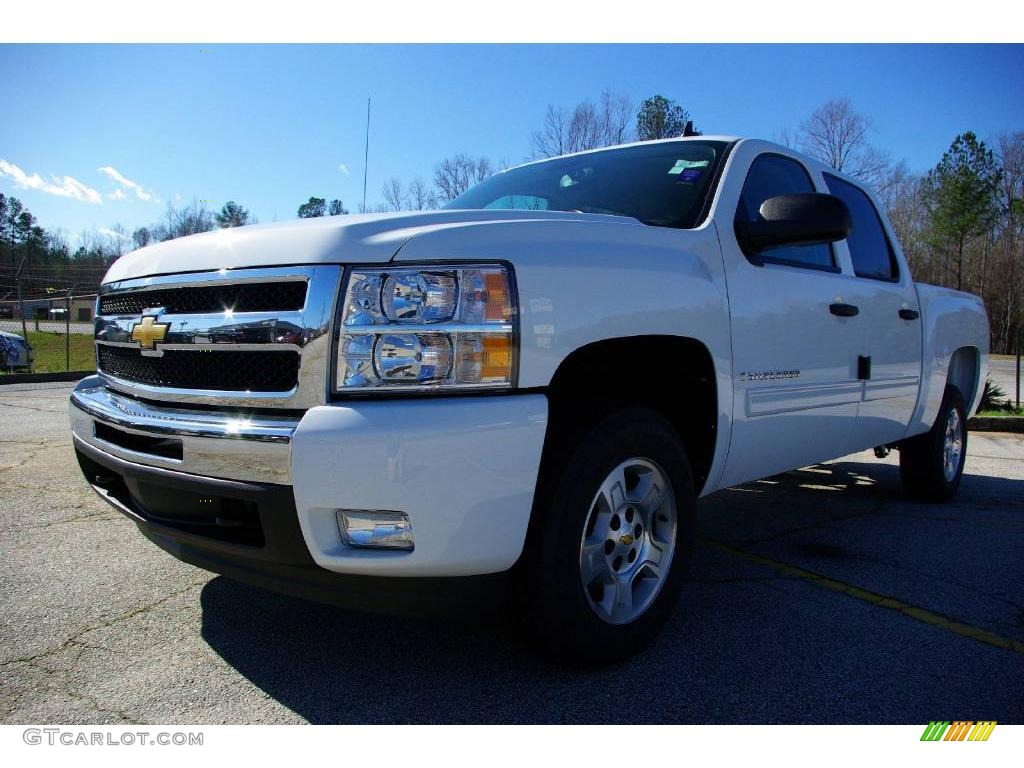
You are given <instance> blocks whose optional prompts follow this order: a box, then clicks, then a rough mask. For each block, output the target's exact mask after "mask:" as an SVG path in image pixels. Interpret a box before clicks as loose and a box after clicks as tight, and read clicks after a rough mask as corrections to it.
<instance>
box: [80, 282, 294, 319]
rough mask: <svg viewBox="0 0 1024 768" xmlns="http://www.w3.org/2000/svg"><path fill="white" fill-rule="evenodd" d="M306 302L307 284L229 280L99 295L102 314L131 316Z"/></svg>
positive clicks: (283, 307)
mask: <svg viewBox="0 0 1024 768" xmlns="http://www.w3.org/2000/svg"><path fill="white" fill-rule="evenodd" d="M305 301H306V283H305V282H304V281H301V280H288V281H284V282H258V283H237V284H236V283H229V284H225V285H197V286H179V287H177V288H162V289H157V290H151V291H129V292H126V293H117V294H109V295H105V296H101V297H100V303H99V312H98V314H101V315H130V314H138V313H140V312H144V311H145V310H146V309H148V308H150V307H162V308H163V309H164V311H165V312H169V313H171V314H197V313H205V312H224V311H225V310H227V309H228V308H231V309H233V311H234V313H235V314H238V313H240V312H274V311H295V310H299V309H302V306H303V304H305Z"/></svg>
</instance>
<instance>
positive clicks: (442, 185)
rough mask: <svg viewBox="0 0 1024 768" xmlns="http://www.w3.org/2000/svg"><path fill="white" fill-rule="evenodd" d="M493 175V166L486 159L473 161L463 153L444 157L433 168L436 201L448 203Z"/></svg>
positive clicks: (481, 158)
mask: <svg viewBox="0 0 1024 768" xmlns="http://www.w3.org/2000/svg"><path fill="white" fill-rule="evenodd" d="M493 173H494V166H493V165H492V164H491V161H490V160H488V159H487V158H486V157H480V158H478V159H476V160H474V159H473V158H472V157H470V156H469V155H467V154H466V153H465V152H460V153H459V154H457V155H455V156H453V157H446V158H444V159H443V160H442V161H441V162H440V163H438V164H437V166H436V167H435V168H434V188H435V189H436V196H437V200H438V201H439V202H443V203H447V202H450V201H451V200H454V199H455V198H456V197H458V196H459V195H461V194H462V193H463V192H465V191H466V190H467V189H469V188H470V187H472V186H473V185H474V184H479V183H480V182H481V181H484V180H485V179H486V178H488V177H489V176H491V175H492V174H493Z"/></svg>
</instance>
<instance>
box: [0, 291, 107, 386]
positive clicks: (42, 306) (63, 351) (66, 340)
mask: <svg viewBox="0 0 1024 768" xmlns="http://www.w3.org/2000/svg"><path fill="white" fill-rule="evenodd" d="M22 308H24V312H22ZM95 309H96V294H94V293H92V294H81V295H70V294H68V295H64V296H57V295H54V296H50V297H47V298H45V299H38V298H36V299H25V300H24V301H23V302H20V303H19V302H18V301H0V382H2V377H3V376H5V375H7V374H10V373H59V372H63V371H91V370H95V368H96V357H95V352H94V351H93V317H94V313H95Z"/></svg>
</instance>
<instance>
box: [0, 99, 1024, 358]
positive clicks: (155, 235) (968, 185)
mask: <svg viewBox="0 0 1024 768" xmlns="http://www.w3.org/2000/svg"><path fill="white" fill-rule="evenodd" d="M873 131H874V125H873V122H872V120H871V119H870V118H868V117H867V116H865V115H863V114H861V113H859V112H858V111H857V110H856V109H855V108H854V106H853V104H852V103H851V102H850V101H849V100H847V99H833V100H830V101H828V102H826V103H825V104H822V105H821V106H820V107H818V108H817V109H815V110H814V111H813V112H812V113H811V114H810V115H808V116H807V117H806V119H804V120H802V121H801V122H800V123H799V124H797V125H796V126H795V127H788V128H783V129H782V130H780V132H779V133H778V135H777V136H776V140H777V141H778V142H779V143H781V144H785V145H787V146H791V147H794V148H797V149H799V150H801V151H803V152H804V153H806V154H808V155H811V156H813V157H816V158H818V159H820V160H822V161H823V162H825V163H826V164H828V165H830V166H831V167H833V168H835V169H836V170H838V171H841V172H843V173H846V174H848V175H851V176H853V177H855V178H858V179H860V180H862V181H863V182H864V183H866V184H867V185H869V186H870V187H871V188H873V189H874V191H875V193H876V195H877V197H878V199H879V200H880V202H881V203H882V205H883V206H884V207H885V209H886V211H887V212H888V215H889V217H890V219H891V221H892V224H893V227H894V229H895V231H896V234H897V236H898V237H899V240H900V243H901V244H902V247H903V251H904V253H905V254H906V256H907V259H908V261H909V263H910V265H911V268H912V270H913V273H914V277H915V279H917V280H920V281H923V282H929V283H934V284H938V285H945V286H949V287H952V288H957V289H960V290H966V291H970V292H972V293H977V294H979V295H981V296H982V298H983V299H984V301H985V304H986V307H987V308H988V312H989V318H990V321H991V330H992V348H993V350H994V351H997V352H1006V351H1010V349H1011V347H1012V343H1013V333H1014V329H1015V328H1022V326H1024V279H1022V278H1024V202H1022V200H1024V132H1020V131H1018V132H1013V133H1003V134H1000V135H998V136H995V137H991V138H986V139H982V138H980V137H978V136H977V135H976V134H975V133H973V132H971V131H969V130H966V131H963V132H961V133H958V134H956V135H954V136H953V138H952V141H951V143H950V146H949V148H948V149H947V150H946V151H945V152H944V153H943V155H942V157H941V158H938V159H937V162H936V164H935V165H934V166H933V167H932V168H931V169H929V170H928V171H926V172H924V173H920V174H916V173H913V172H911V171H910V170H909V169H908V168H907V166H906V163H905V162H903V161H895V160H894V159H893V158H892V157H891V155H890V154H889V153H888V152H886V151H885V150H884V149H882V148H879V147H878V146H876V145H875V144H874V143H873V141H872V137H873ZM684 132H685V133H690V134H696V133H698V132H697V131H696V129H695V128H693V121H692V118H691V116H690V114H689V112H688V110H687V109H686V108H685V107H684V106H683V105H682V104H681V103H679V102H677V101H675V100H672V99H670V98H667V97H665V96H663V95H660V94H657V95H654V96H651V97H649V98H646V99H644V100H642V101H641V102H640V103H639V105H635V104H634V103H633V101H632V100H631V99H630V97H629V96H628V95H626V94H622V93H617V92H614V91H611V90H605V91H604V92H602V93H601V94H600V95H599V96H598V97H597V98H595V99H582V100H580V101H578V102H577V103H576V104H574V105H571V106H565V105H555V104H551V105H549V106H548V107H547V109H546V110H545V113H544V115H543V117H542V119H541V121H540V125H539V127H538V128H537V129H536V130H535V131H534V132H533V133H532V134H531V136H530V156H529V157H528V158H527V159H539V158H545V157H553V156H557V155H560V154H565V153H568V152H578V151H583V150H588V149H597V148H600V147H604V146H610V145H614V144H620V143H624V142H628V141H646V140H652V139H661V138H670V137H674V136H679V135H682V134H684ZM506 166H507V163H505V162H504V161H494V160H492V159H490V158H488V157H485V156H478V155H473V154H471V153H469V152H460V153H457V154H455V155H452V156H449V157H445V158H442V159H441V160H440V161H439V162H437V163H436V164H435V166H434V169H433V174H432V176H431V177H430V178H429V180H425V179H424V178H422V177H415V178H413V179H412V180H410V181H405V180H403V179H401V178H399V177H397V176H395V177H391V178H389V179H388V180H387V181H386V182H385V184H384V185H383V187H382V189H381V191H380V199H379V201H378V202H377V203H375V204H374V205H367V206H366V207H365V209H364V207H363V206H362V205H360V206H359V207H358V208H359V210H360V212H371V211H373V212H382V211H399V210H428V209H433V208H438V207H440V206H443V205H445V204H446V203H448V202H450V201H452V200H454V199H455V198H457V197H458V196H459V195H461V194H462V193H463V192H465V191H466V190H468V189H469V188H470V187H472V186H473V185H474V184H477V183H479V182H481V181H483V180H484V179H486V178H488V177H489V176H491V175H492V174H493V173H495V172H496V171H498V170H501V169H503V168H505V167H506ZM348 212H349V211H348V209H347V208H346V207H345V205H344V203H343V202H342V201H341V200H340V199H337V198H334V199H331V200H329V201H328V199H327V197H316V196H311V197H310V198H309V199H308V200H307V201H305V202H303V203H300V204H299V205H298V206H297V209H296V215H297V216H298V217H300V218H314V217H320V216H340V215H345V214H348ZM255 221H256V219H255V217H254V216H253V215H252V214H251V212H250V211H249V210H248V209H247V208H246V207H245V206H244V205H242V204H240V203H237V202H235V201H229V202H227V203H225V204H224V205H223V206H222V207H221V208H220V209H219V210H217V211H213V210H210V209H209V208H207V207H206V205H205V204H204V203H201V202H197V201H195V200H193V201H192V202H191V203H190V204H186V205H177V206H176V205H173V204H169V205H168V206H167V210H166V211H165V213H164V216H163V218H162V219H161V220H160V221H158V222H155V223H153V224H151V225H149V226H145V227H140V228H138V229H136V230H135V231H133V232H130V233H129V232H127V231H125V230H124V228H123V227H120V226H119V225H115V226H114V227H112V228H110V229H108V230H104V231H102V232H101V233H95V232H92V233H89V232H86V233H83V234H82V236H81V237H80V243H79V245H78V247H77V248H76V249H74V250H72V249H71V248H70V247H69V244H68V241H67V238H66V236H64V234H63V233H61V232H50V231H48V230H45V229H44V228H43V227H41V226H40V225H39V224H38V222H36V220H35V217H34V216H33V215H32V214H31V212H30V211H28V210H27V209H26V208H25V207H24V206H23V205H22V203H21V202H20V201H19V200H17V199H16V198H14V197H4V196H3V195H2V194H0V267H2V272H0V300H4V299H8V300H9V299H11V298H12V297H13V293H14V290H15V288H16V284H17V282H18V279H17V278H18V276H19V275H20V282H21V283H22V285H23V286H25V288H24V290H25V291H26V293H27V294H30V295H36V294H39V293H40V292H42V291H46V290H51V291H52V290H54V286H56V289H58V290H60V291H64V290H66V289H69V288H71V287H72V286H73V287H74V290H95V287H96V286H97V285H98V283H99V280H100V279H101V276H102V274H103V272H104V271H105V270H106V268H107V266H109V264H110V263H111V262H112V261H113V260H114V259H116V258H118V257H119V256H120V255H122V254H123V253H124V252H125V251H126V250H129V249H130V248H139V247H142V246H145V245H148V244H149V243H152V242H160V241H163V240H170V239H173V238H176V237H182V236H185V235H190V234H195V233H197V232H205V231H209V230H212V229H215V228H218V227H221V228H226V227H237V226H243V225H245V224H251V223H255ZM1022 331H1024V328H1022Z"/></svg>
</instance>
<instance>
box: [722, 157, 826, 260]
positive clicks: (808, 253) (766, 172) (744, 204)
mask: <svg viewBox="0 0 1024 768" xmlns="http://www.w3.org/2000/svg"><path fill="white" fill-rule="evenodd" d="M815 191H816V190H815V189H814V184H813V182H812V181H811V177H810V175H808V173H807V171H806V170H805V169H804V167H803V166H802V165H801V164H800V163H798V162H797V161H796V160H793V159H792V158H789V157H783V156H782V155H771V154H768V155H759V156H758V157H757V158H756V159H755V160H754V162H753V163H751V165H750V170H749V171H748V172H747V178H746V180H745V181H744V182H743V191H742V192H741V193H740V204H739V207H738V208H737V210H736V217H737V218H738V219H742V220H745V221H747V222H755V221H758V220H759V219H760V218H761V204H762V203H763V202H764V201H765V200H767V199H768V198H769V197H776V196H777V195H790V194H796V193H799V192H815ZM759 256H760V257H761V258H762V259H763V260H764V261H769V262H777V263H780V264H790V265H793V266H798V267H812V268H814V269H826V270H832V271H836V262H835V258H834V257H833V255H832V246H831V245H825V244H821V245H786V246H782V247H780V248H770V249H768V250H765V251H762V252H761V253H760V254H759Z"/></svg>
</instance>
